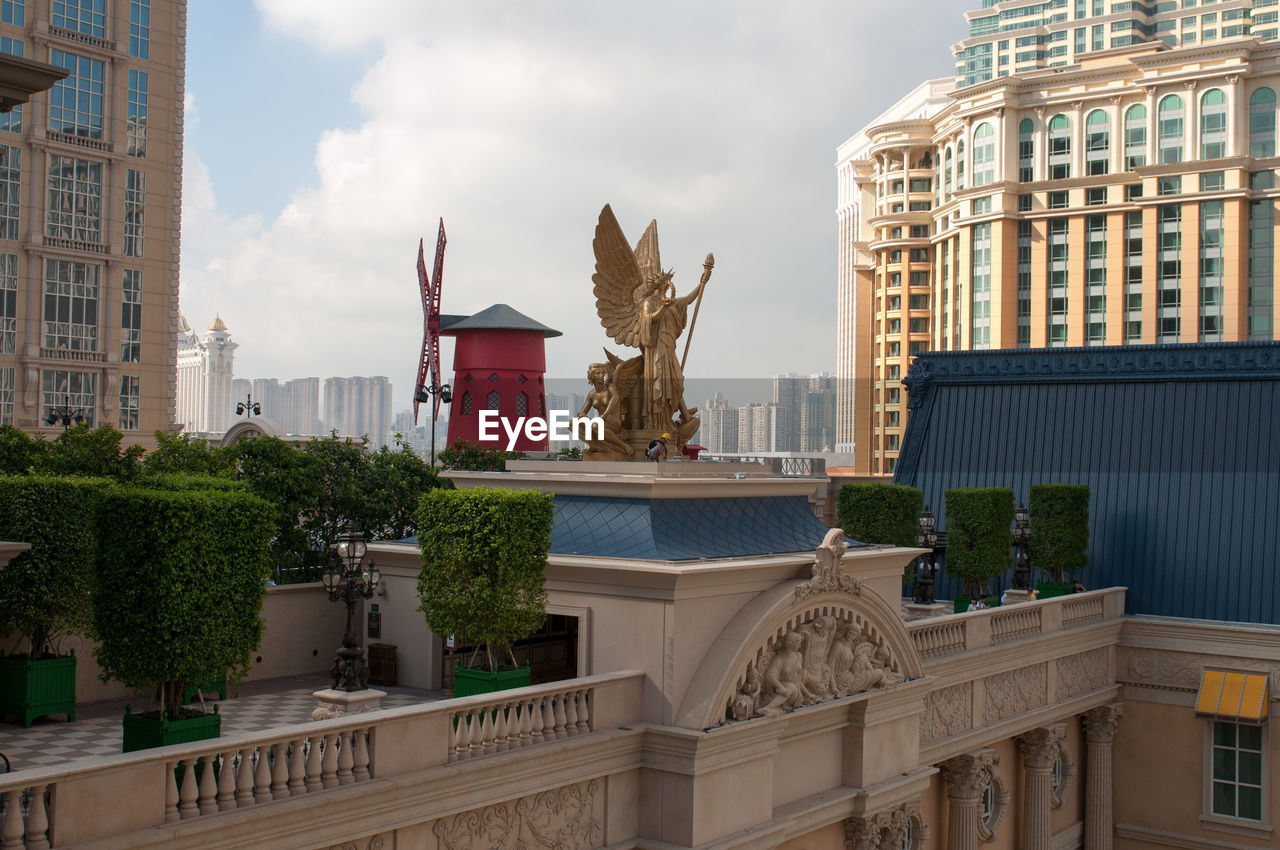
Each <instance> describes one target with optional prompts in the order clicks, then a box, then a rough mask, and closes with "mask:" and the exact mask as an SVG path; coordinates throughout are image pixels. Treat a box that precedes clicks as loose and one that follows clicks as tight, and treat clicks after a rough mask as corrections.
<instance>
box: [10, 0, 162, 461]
mask: <svg viewBox="0 0 1280 850" xmlns="http://www.w3.org/2000/svg"><path fill="white" fill-rule="evenodd" d="M185 50H186V3H185V2H184V0H105V2H93V3H62V2H53V0H25V2H24V0H6V2H4V3H3V9H2V10H0V51H3V52H5V53H10V54H15V55H21V56H25V57H27V58H32V59H38V60H41V61H44V62H48V63H50V64H52V65H55V66H58V67H60V68H63V69H65V70H67V71H69V74H68V76H67V77H66V78H64V79H63V80H61V81H59V82H58V83H56V84H55V85H54V86H53V88H52V89H51V90H50V91H47V92H42V93H38V94H35V95H33V96H32V98H31V101H30V102H29V103H27V104H25V105H23V106H21V107H20V108H18V109H15V110H14V111H13V112H11V113H8V114H7V115H5V116H3V117H0V157H2V158H3V165H0V422H7V423H12V424H15V425H17V426H18V427H20V428H22V429H24V430H27V431H32V432H41V431H50V430H52V429H53V428H54V427H55V426H50V425H48V424H47V420H48V416H49V414H50V413H51V411H52V410H53V409H54V408H56V407H63V406H68V407H71V408H74V409H77V410H79V411H81V414H82V415H83V416H84V418H85V419H86V420H87V421H89V422H90V423H91V424H94V425H98V424H104V423H106V424H111V425H114V426H115V427H117V428H119V429H120V430H121V431H122V432H123V433H124V434H125V440H126V442H129V443H135V442H140V443H145V442H148V441H149V440H151V439H152V437H151V434H152V433H153V432H154V431H156V430H157V429H169V428H172V427H173V420H174V413H175V410H174V405H175V371H174V360H175V346H176V344H177V339H176V334H175V329H176V327H177V321H178V309H177V308H178V303H177V302H178V273H179V269H178V262H179V229H180V224H181V197H182V109H183V85H184V84H183V77H184V64H185V58H184V57H185ZM57 427H60V426H57Z"/></svg>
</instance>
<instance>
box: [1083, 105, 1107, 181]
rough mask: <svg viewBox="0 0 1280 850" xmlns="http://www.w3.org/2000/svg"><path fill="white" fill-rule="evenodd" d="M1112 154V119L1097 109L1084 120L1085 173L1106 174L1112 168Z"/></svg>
mask: <svg viewBox="0 0 1280 850" xmlns="http://www.w3.org/2000/svg"><path fill="white" fill-rule="evenodd" d="M1110 156H1111V119H1110V118H1108V117H1107V113H1105V112H1103V111H1102V110H1101V109H1095V110H1093V111H1092V112H1090V113H1089V117H1088V118H1086V119H1085V122H1084V173H1085V174H1106V173H1107V172H1108V171H1110V170H1111V165H1110V162H1109V159H1110Z"/></svg>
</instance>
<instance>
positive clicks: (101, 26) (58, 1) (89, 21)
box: [52, 0, 107, 38]
mask: <svg viewBox="0 0 1280 850" xmlns="http://www.w3.org/2000/svg"><path fill="white" fill-rule="evenodd" d="M52 12H53V20H52V23H53V25H54V26H55V27H61V28H62V29H65V30H71V31H73V32H79V33H84V34H85V35H92V36H96V37H97V38H102V37H104V36H105V35H106V32H107V30H106V26H107V15H106V0H53V8H52Z"/></svg>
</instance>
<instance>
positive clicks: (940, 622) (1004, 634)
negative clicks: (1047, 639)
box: [907, 587, 1125, 665]
mask: <svg viewBox="0 0 1280 850" xmlns="http://www.w3.org/2000/svg"><path fill="white" fill-rule="evenodd" d="M1124 590H1125V589H1124V588H1122V587H1113V588H1107V589H1106V590H1093V591H1089V592H1087V593H1073V594H1071V595H1069V596H1055V597H1051V598H1049V599H1038V600H1036V601H1034V602H1023V603H1019V604H1017V605H1005V606H1000V607H997V608H984V609H982V610H980V611H968V612H965V613H963V614H951V615H948V616H945V617H932V618H929V619H925V620H914V621H912V622H910V623H907V631H908V633H910V635H911V640H912V642H913V643H914V644H915V647H916V652H918V653H920V658H921V659H922V660H923V661H924V662H925V663H926V665H927V664H929V663H930V662H932V661H936V660H938V659H943V658H947V657H950V656H955V655H959V654H961V653H964V652H968V651H971V650H974V649H980V648H982V647H986V646H993V645H998V644H1005V643H1012V642H1015V641H1020V640H1028V639H1031V638H1035V637H1039V636H1041V635H1045V634H1050V633H1052V632H1060V631H1063V630H1066V629H1071V628H1075V627H1078V626H1084V625H1088V624H1091V623H1096V622H1100V621H1102V620H1106V619H1116V618H1119V617H1120V616H1121V615H1122V614H1123V613H1124Z"/></svg>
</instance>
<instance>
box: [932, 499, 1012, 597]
mask: <svg viewBox="0 0 1280 850" xmlns="http://www.w3.org/2000/svg"><path fill="white" fill-rule="evenodd" d="M943 499H944V503H945V506H946V516H947V528H946V531H947V571H948V572H950V573H951V574H952V575H953V576H955V577H956V578H958V579H960V580H961V581H963V582H964V592H965V595H967V596H969V597H975V598H976V597H978V596H986V595H987V593H988V592H989V591H990V588H991V579H993V578H995V577H996V576H999V575H1001V574H1002V573H1003V572H1004V571H1005V570H1007V569H1008V568H1009V566H1010V563H1011V560H1012V550H1013V532H1012V530H1011V526H1012V525H1013V512H1014V508H1013V491H1012V490H1010V489H1009V488H1008V487H962V488H959V489H956V490H948V491H947V492H946V494H945V495H944V497H943Z"/></svg>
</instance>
